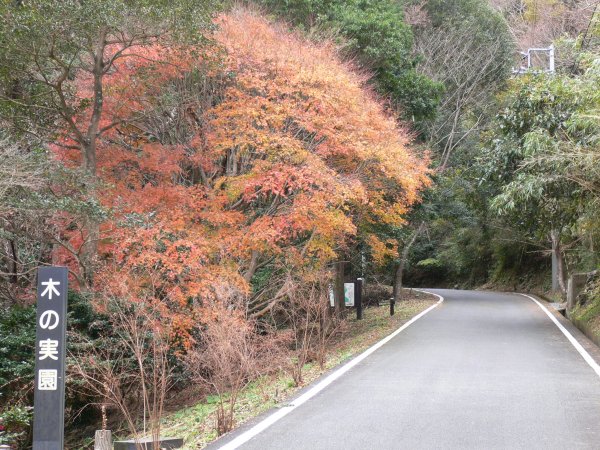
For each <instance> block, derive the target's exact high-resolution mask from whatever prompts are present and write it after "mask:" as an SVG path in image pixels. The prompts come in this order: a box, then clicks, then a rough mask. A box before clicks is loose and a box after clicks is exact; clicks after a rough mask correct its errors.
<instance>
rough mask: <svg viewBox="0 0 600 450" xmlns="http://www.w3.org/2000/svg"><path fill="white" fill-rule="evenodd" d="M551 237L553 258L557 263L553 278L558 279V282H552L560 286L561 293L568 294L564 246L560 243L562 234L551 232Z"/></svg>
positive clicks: (555, 231)
mask: <svg viewBox="0 0 600 450" xmlns="http://www.w3.org/2000/svg"><path fill="white" fill-rule="evenodd" d="M550 237H551V239H552V258H553V259H554V261H555V264H556V271H553V272H554V273H553V276H555V277H556V280H552V281H553V283H552V284H553V285H554V284H555V281H556V284H558V287H559V288H560V292H561V293H562V294H566V293H567V285H566V282H565V279H566V270H565V262H564V258H563V253H562V246H561V243H560V234H559V232H558V231H557V230H552V231H551V232H550Z"/></svg>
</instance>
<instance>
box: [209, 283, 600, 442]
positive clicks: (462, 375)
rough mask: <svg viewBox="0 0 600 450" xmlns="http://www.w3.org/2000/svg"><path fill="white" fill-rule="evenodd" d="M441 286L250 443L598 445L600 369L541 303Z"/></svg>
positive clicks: (576, 334)
mask: <svg viewBox="0 0 600 450" xmlns="http://www.w3.org/2000/svg"><path fill="white" fill-rule="evenodd" d="M433 292H437V293H438V294H440V295H443V296H444V299H445V300H444V302H443V303H442V304H440V305H439V306H438V307H437V308H435V309H433V310H432V311H430V312H429V313H428V314H426V315H425V316H423V317H422V318H420V319H419V320H417V321H416V322H415V323H413V324H412V325H411V326H410V327H408V328H407V329H406V330H404V331H403V332H402V333H400V334H399V335H398V336H396V337H395V338H394V339H392V340H391V341H390V342H388V343H387V344H386V345H384V346H383V347H381V348H380V349H379V350H377V351H376V352H375V353H373V354H372V355H371V356H369V357H368V358H366V359H364V360H363V361H362V362H360V363H359V364H358V365H357V366H355V367H354V368H352V369H350V371H348V372H347V373H346V374H344V375H343V376H342V377H340V378H339V379H338V380H336V381H335V382H333V383H332V384H331V385H329V386H328V387H326V388H325V389H324V390H323V391H321V392H320V393H318V394H317V395H316V396H315V397H313V398H312V399H310V400H308V401H307V402H306V403H304V404H302V405H300V406H299V407H298V408H296V409H294V410H293V411H292V412H290V413H289V414H288V415H286V416H285V417H283V418H282V419H281V420H279V421H278V422H276V423H275V424H273V425H272V426H270V427H269V428H267V429H266V430H265V431H263V432H262V433H260V434H258V435H257V436H255V437H253V438H252V439H251V440H249V441H248V442H247V443H246V444H244V445H242V446H241V447H240V448H242V449H257V450H259V449H260V450H268V449H282V450H291V449H308V450H316V449H361V450H368V449H600V378H599V377H598V375H596V373H595V372H594V371H593V370H592V368H591V367H590V366H589V365H588V364H587V363H586V362H585V361H584V359H583V358H582V356H581V355H580V354H579V353H577V351H576V350H575V348H574V347H573V346H572V345H571V343H569V341H568V340H567V339H566V337H565V336H564V335H563V334H562V333H561V332H560V330H559V329H558V328H557V326H556V325H555V324H554V323H553V322H552V321H551V320H550V319H549V318H548V316H546V315H545V313H544V312H543V311H542V310H541V309H540V307H539V306H537V305H536V304H535V303H534V302H533V301H531V300H529V299H528V298H525V297H523V296H519V295H516V294H514V295H513V294H496V293H488V292H472V291H451V290H435V291H433ZM367 313H368V312H367ZM571 330H572V329H571ZM572 334H573V335H574V336H576V337H577V339H578V340H580V341H581V342H582V343H583V344H584V346H588V347H589V341H587V343H586V342H584V341H585V338H582V335H581V334H579V333H577V332H576V331H572ZM591 352H592V355H593V356H594V352H595V350H593V349H592V350H591ZM596 352H597V350H596ZM596 357H597V354H596ZM249 427H250V426H247V427H245V428H242V430H240V431H238V432H237V433H234V434H233V435H232V436H230V437H226V438H225V439H223V440H221V441H219V442H217V443H216V444H217V445H216V447H218V446H220V445H223V444H225V443H226V442H227V441H229V440H231V439H232V438H235V437H236V436H237V435H239V434H240V433H243V432H244V431H245V430H246V429H248V428H249Z"/></svg>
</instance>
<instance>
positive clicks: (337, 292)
mask: <svg viewBox="0 0 600 450" xmlns="http://www.w3.org/2000/svg"><path fill="white" fill-rule="evenodd" d="M345 266H346V263H345V262H344V261H339V262H336V263H334V269H335V281H334V286H333V298H334V312H335V316H336V317H337V318H342V317H344V316H345V313H346V305H345V302H344V268H345Z"/></svg>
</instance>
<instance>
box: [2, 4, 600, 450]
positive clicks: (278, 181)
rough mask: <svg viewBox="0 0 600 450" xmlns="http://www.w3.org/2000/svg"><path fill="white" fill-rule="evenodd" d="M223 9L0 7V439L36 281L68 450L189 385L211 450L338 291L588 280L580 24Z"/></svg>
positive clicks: (148, 415) (477, 11) (591, 247)
mask: <svg viewBox="0 0 600 450" xmlns="http://www.w3.org/2000/svg"><path fill="white" fill-rule="evenodd" d="M242 3H244V5H243V6H242V5H239V4H236V5H232V4H230V3H228V2H223V3H220V4H217V3H216V2H212V1H206V2H203V1H200V0H177V1H162V0H144V1H139V2H137V1H136V2H130V1H125V0H110V1H103V2H100V3H98V4H91V3H88V2H80V1H76V0H73V1H55V0H35V1H31V2H12V1H4V2H2V3H0V15H1V16H2V21H1V24H0V44H1V45H0V416H2V417H3V418H4V423H5V424H7V425H8V426H7V429H6V430H5V431H4V435H3V436H0V442H2V440H1V439H4V440H6V441H7V442H10V443H12V444H14V445H15V446H18V448H29V446H30V444H31V432H30V421H31V408H30V407H31V405H32V401H33V376H34V373H33V364H34V357H33V355H34V334H35V305H34V303H35V289H36V268H37V267H38V266H45V265H60V266H66V267H68V269H69V274H70V275H69V276H70V283H71V287H72V289H71V292H70V295H69V308H70V309H69V346H70V347H69V360H68V370H69V378H68V380H69V381H68V383H67V388H68V390H67V421H68V434H69V439H70V442H72V443H73V448H80V447H77V446H85V445H87V444H88V442H85V438H87V437H89V436H84V435H83V432H82V430H83V429H85V428H86V427H89V426H91V427H92V428H93V427H94V426H97V425H98V424H99V423H101V422H102V413H101V412H100V411H101V409H100V408H99V405H105V406H108V407H109V408H110V410H111V420H112V421H113V422H114V423H115V424H118V425H115V426H118V427H120V428H119V429H120V430H121V431H122V434H124V435H129V436H136V437H137V436H141V435H145V434H148V433H150V432H152V433H158V432H159V430H160V426H161V425H160V424H161V419H162V417H163V413H164V409H165V408H166V406H165V405H166V403H167V400H168V399H170V398H177V397H176V393H180V392H187V391H185V387H186V386H189V385H194V386H198V392H196V395H198V400H200V399H203V398H206V397H207V396H211V395H216V398H217V400H215V402H216V403H217V404H218V408H217V410H216V411H217V412H216V426H215V428H216V430H217V433H218V434H222V433H225V432H227V431H229V430H230V429H231V428H232V427H233V426H234V425H235V423H234V422H235V418H234V412H235V408H236V400H237V398H238V395H239V393H240V392H241V391H242V390H243V389H245V388H246V386H247V385H248V383H250V382H251V381H252V380H255V379H257V378H259V377H260V376H263V375H265V374H271V373H274V372H277V371H281V370H283V371H287V372H288V373H291V374H292V377H293V381H294V383H295V384H297V385H300V384H302V382H303V370H304V367H305V364H306V363H308V362H309V361H317V362H318V363H319V364H320V365H321V366H322V367H324V361H325V359H324V358H325V356H324V355H325V353H326V347H327V343H328V342H329V340H330V339H331V338H332V337H333V336H340V335H343V333H344V329H345V328H344V326H345V323H346V318H345V315H346V313H345V307H344V281H350V280H354V279H355V278H357V277H362V278H364V279H365V283H366V284H367V285H368V286H379V285H380V284H383V285H393V289H394V290H393V293H391V295H393V297H394V298H395V299H396V300H397V301H400V300H401V298H402V294H403V291H402V289H401V288H402V286H403V285H410V286H424V285H427V286H471V287H475V286H481V285H484V284H486V283H487V284H488V285H489V284H495V285H501V286H503V287H506V286H508V287H511V288H518V287H522V286H525V287H527V288H536V289H539V290H547V289H548V288H549V285H550V283H551V278H550V262H551V256H552V255H554V257H555V261H556V262H557V265H558V266H557V267H558V277H559V287H560V293H562V294H564V293H565V290H566V279H567V277H568V275H569V274H571V273H573V272H576V271H591V270H595V269H596V268H597V266H598V263H599V260H598V251H597V247H598V245H599V244H600V242H598V240H599V239H600V234H599V233H600V229H599V228H598V225H597V223H598V220H597V219H598V212H599V209H598V208H599V207H600V205H599V203H598V198H599V197H598V194H599V192H600V187H599V186H600V174H599V173H598V167H600V165H599V155H600V149H599V147H598V146H599V143H600V116H599V114H600V90H599V89H598V86H600V20H599V16H600V11H598V7H597V6H596V5H595V4H593V3H592V2H586V0H582V1H576V2H561V1H549V0H548V1H546V0H540V1H512V0H511V1H492V2H491V3H490V2H488V1H484V0H457V1H454V2H447V1H442V0H429V1H427V2H422V1H416V0H415V1H413V0H402V1H397V0H257V1H256V2H242ZM594 13H595V15H594ZM550 44H553V45H554V46H555V48H556V71H555V73H541V72H539V71H537V72H536V71H529V72H527V73H524V74H519V75H515V74H514V73H513V72H512V69H513V68H514V67H517V66H518V65H519V64H520V61H519V59H518V51H523V50H525V51H526V50H527V48H529V47H534V46H535V47H547V46H549V45H550ZM390 289H391V288H390ZM330 291H331V296H332V298H333V304H334V305H335V306H333V307H330V306H329V305H330V303H329V302H330V299H329V297H330ZM560 293H559V294H560ZM175 403H177V402H175ZM182 403H184V402H182ZM176 406H177V404H175V405H173V404H171V405H169V407H171V408H173V407H176ZM0 433H2V431H0Z"/></svg>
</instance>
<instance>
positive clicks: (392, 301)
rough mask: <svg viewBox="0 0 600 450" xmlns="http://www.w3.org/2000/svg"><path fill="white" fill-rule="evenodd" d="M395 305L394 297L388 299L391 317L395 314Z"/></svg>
mask: <svg viewBox="0 0 600 450" xmlns="http://www.w3.org/2000/svg"><path fill="white" fill-rule="evenodd" d="M395 304H396V300H395V299H394V297H392V298H390V316H393V315H394V314H395V311H394V306H395Z"/></svg>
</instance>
